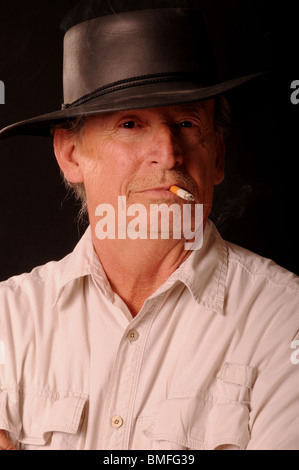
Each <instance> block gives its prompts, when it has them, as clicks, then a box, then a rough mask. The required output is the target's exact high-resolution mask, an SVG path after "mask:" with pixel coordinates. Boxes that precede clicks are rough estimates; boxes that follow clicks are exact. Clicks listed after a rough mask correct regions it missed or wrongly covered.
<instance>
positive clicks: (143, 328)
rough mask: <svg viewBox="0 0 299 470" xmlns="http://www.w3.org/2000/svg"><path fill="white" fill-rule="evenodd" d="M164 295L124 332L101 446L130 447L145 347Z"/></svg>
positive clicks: (113, 377) (140, 314)
mask: <svg viewBox="0 0 299 470" xmlns="http://www.w3.org/2000/svg"><path fill="white" fill-rule="evenodd" d="M161 300H162V299H161V296H159V297H157V298H155V299H153V300H152V301H151V302H150V305H148V303H149V302H148V303H147V306H146V305H145V306H144V307H143V309H142V311H140V312H139V315H138V317H136V318H135V319H134V320H133V321H132V322H131V323H130V324H129V325H128V327H127V328H126V330H125V331H124V334H123V337H122V339H121V341H120V344H119V348H118V351H117V354H116V358H115V361H114V366H113V370H112V373H111V378H110V383H109V388H108V393H107V399H106V402H105V412H104V422H103V427H102V432H101V434H100V442H99V446H98V448H99V449H104V450H126V449H129V448H130V436H131V431H132V425H133V416H134V404H135V399H136V394H137V393H138V383H139V380H140V373H141V367H142V361H143V356H144V350H145V346H146V342H147V338H148V335H149V333H150V330H151V326H152V323H153V321H154V318H155V314H156V312H157V311H158V310H159V307H160V304H161Z"/></svg>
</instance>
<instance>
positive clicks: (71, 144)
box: [53, 129, 83, 183]
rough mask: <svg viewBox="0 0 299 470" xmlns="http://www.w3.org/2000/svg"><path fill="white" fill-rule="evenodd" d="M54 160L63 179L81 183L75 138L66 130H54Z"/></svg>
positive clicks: (81, 176) (81, 177)
mask: <svg viewBox="0 0 299 470" xmlns="http://www.w3.org/2000/svg"><path fill="white" fill-rule="evenodd" d="M53 145H54V152H55V156H56V160H57V162H58V165H59V167H60V169H61V171H62V172H63V174H64V177H65V178H66V179H67V180H68V181H69V182H70V183H83V175H82V172H81V169H80V166H79V163H78V159H77V157H76V155H77V136H76V135H71V134H70V133H69V132H68V131H67V130H66V129H56V131H55V133H54V139H53Z"/></svg>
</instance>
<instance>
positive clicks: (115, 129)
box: [58, 100, 224, 221]
mask: <svg viewBox="0 0 299 470" xmlns="http://www.w3.org/2000/svg"><path fill="white" fill-rule="evenodd" d="M60 147H61V148H64V146H63V145H62V146H61V145H60ZM72 148H73V150H72V155H71V157H70V156H68V157H67V158H68V163H69V164H68V165H65V164H64V163H62V164H61V161H59V162H60V165H61V167H62V170H63V171H64V173H65V177H66V178H67V179H68V180H69V181H70V182H83V183H84V185H85V189H86V195H87V203H88V209H89V215H90V218H91V221H92V218H93V217H94V213H95V208H96V207H97V206H98V205H99V204H102V203H109V204H112V205H113V206H114V207H117V201H118V196H120V195H123V196H126V198H127V205H129V204H132V203H141V204H144V205H145V206H148V205H149V204H151V203H156V204H157V203H163V202H164V203H165V202H166V203H174V202H176V203H179V204H183V200H182V199H180V198H178V196H176V195H174V194H172V193H171V192H170V191H169V190H168V189H169V188H170V186H172V185H178V186H181V187H182V188H185V189H187V190H188V191H189V192H191V193H192V194H193V195H194V197H195V202H197V203H203V204H204V220H206V218H207V217H208V214H209V212H210V207H211V204H212V195H213V187H214V185H215V184H218V183H220V182H221V181H222V179H223V161H224V145H223V140H222V138H221V136H219V135H217V134H216V133H215V130H214V101H213V100H209V101H205V102H201V103H196V104H191V105H179V106H169V107H163V108H150V109H141V110H132V111H121V112H114V113H108V114H104V115H96V116H92V117H88V118H87V120H86V124H85V126H84V129H83V131H82V134H81V136H80V138H77V139H76V141H74V143H73V147H72ZM62 153H63V152H62ZM58 160H61V159H58ZM70 162H71V163H72V164H71V163H70Z"/></svg>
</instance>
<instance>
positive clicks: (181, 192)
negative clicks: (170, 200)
mask: <svg viewBox="0 0 299 470" xmlns="http://www.w3.org/2000/svg"><path fill="white" fill-rule="evenodd" d="M169 191H171V192H172V193H174V194H176V195H177V196H179V197H181V198H182V199H185V201H194V197H193V196H192V194H190V193H188V191H186V190H185V189H182V188H180V187H179V186H171V188H169Z"/></svg>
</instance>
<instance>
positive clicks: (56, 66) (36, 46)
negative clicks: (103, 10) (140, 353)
mask: <svg viewBox="0 0 299 470" xmlns="http://www.w3.org/2000/svg"><path fill="white" fill-rule="evenodd" d="M77 3H78V2H77V1H74V0H72V1H71V0H63V1H56V2H55V1H48V0H44V1H34V0H30V1H29V0H28V1H23V2H21V1H18V2H17V1H14V0H9V1H8V0H0V80H2V81H3V82H4V84H5V104H3V105H0V127H1V128H2V127H4V126H6V125H8V124H11V123H12V122H16V121H20V120H22V119H26V118H29V117H31V116H36V115H39V114H44V113H46V112H50V111H54V110H57V109H59V108H60V106H61V103H62V76H61V75H62V74H61V70H62V39H63V32H62V31H61V30H60V28H59V25H60V22H61V19H62V18H63V17H64V15H65V14H66V13H67V12H68V11H69V10H70V9H71V8H72V7H73V6H74V5H76V4H77ZM124 3H125V2H124ZM205 4H207V5H208V7H209V8H208V10H209V11H210V13H211V12H212V13H213V15H214V16H213V15H210V18H212V20H210V27H211V30H212V33H213V37H214V38H215V45H214V47H215V51H216V55H217V56H218V61H219V64H220V74H221V76H222V77H223V78H230V75H237V74H238V73H240V74H243V73H251V72H256V71H259V70H262V69H265V68H268V67H272V68H273V67H274V71H273V72H272V74H271V80H270V79H268V78H267V79H264V80H263V87H262V88H261V86H260V85H259V86H257V85H255V86H251V87H250V86H245V87H243V89H242V94H239V95H235V96H231V97H230V98H231V100H232V104H233V124H232V129H231V133H230V137H229V139H228V142H227V164H226V180H225V182H224V183H223V184H222V185H221V186H220V187H219V188H218V191H217V194H216V198H215V210H216V216H214V218H215V220H217V221H218V222H219V230H220V232H221V234H222V235H223V236H224V238H226V239H228V240H230V241H232V242H234V243H237V244H239V245H241V246H244V247H245V248H248V249H250V250H252V251H255V252H256V253H258V254H260V255H262V256H266V257H269V258H271V259H273V260H274V261H275V262H277V263H278V264H280V265H282V266H283V267H285V268H287V269H289V270H291V271H293V272H295V273H296V274H299V258H298V223H297V219H298V215H297V213H298V211H297V204H298V196H297V194H298V187H299V185H298V170H297V168H298V165H297V161H298V158H299V155H298V154H299V152H298V145H297V140H298V137H297V136H298V124H299V105H298V106H295V105H292V104H291V101H290V95H291V89H290V84H291V82H292V81H293V80H296V79H298V80H299V65H298V59H297V55H298V53H297V33H296V31H297V29H298V26H297V18H298V23H299V17H298V16H297V14H296V11H295V2H293V3H292V2H283V5H281V4H279V3H278V2H274V3H273V2H267V1H238V2H237V1H233V0H231V1H225V2H223V1H220V0H214V1H211V2H209V1H207V2H205ZM0 169H1V170H0V171H1V184H0V219H1V231H0V280H4V279H6V278H8V277H10V276H12V275H14V274H19V273H22V272H25V271H29V270H31V269H32V268H33V267H34V266H36V265H40V264H43V263H45V262H47V261H49V260H58V259H60V258H61V257H63V256H64V255H65V254H66V253H68V252H69V251H70V250H72V249H73V247H74V246H75V244H76V242H77V241H78V239H79V238H80V236H81V234H82V233H83V231H84V226H78V224H77V222H76V215H77V212H78V209H79V207H78V205H76V203H75V201H74V199H73V198H72V197H70V196H68V195H67V193H66V191H65V188H64V185H63V183H62V181H61V177H60V174H59V169H58V166H57V163H56V160H55V158H54V154H53V150H52V144H51V140H50V139H48V138H43V137H30V136H20V137H15V138H8V139H5V140H2V141H0Z"/></svg>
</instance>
